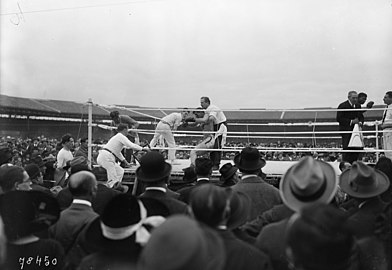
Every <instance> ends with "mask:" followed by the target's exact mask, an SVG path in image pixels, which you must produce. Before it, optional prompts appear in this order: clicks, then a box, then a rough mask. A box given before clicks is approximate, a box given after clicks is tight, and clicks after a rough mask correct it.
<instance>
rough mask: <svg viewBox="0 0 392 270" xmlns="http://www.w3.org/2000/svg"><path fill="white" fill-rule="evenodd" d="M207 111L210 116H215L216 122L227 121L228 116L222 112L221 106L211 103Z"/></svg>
mask: <svg viewBox="0 0 392 270" xmlns="http://www.w3.org/2000/svg"><path fill="white" fill-rule="evenodd" d="M205 113H206V114H207V115H208V117H210V116H213V117H214V118H215V124H220V123H223V122H226V116H225V114H224V113H223V112H222V110H221V109H219V107H217V106H215V105H212V104H210V106H208V108H207V109H206V111H205Z"/></svg>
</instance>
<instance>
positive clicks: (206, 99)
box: [200, 97, 211, 109]
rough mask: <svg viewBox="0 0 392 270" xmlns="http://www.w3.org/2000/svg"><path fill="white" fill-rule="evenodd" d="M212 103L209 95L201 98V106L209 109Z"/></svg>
mask: <svg viewBox="0 0 392 270" xmlns="http://www.w3.org/2000/svg"><path fill="white" fill-rule="evenodd" d="M210 104H211V101H210V98H209V97H201V98H200V106H201V107H202V108H203V109H207V108H208V107H209V106H210Z"/></svg>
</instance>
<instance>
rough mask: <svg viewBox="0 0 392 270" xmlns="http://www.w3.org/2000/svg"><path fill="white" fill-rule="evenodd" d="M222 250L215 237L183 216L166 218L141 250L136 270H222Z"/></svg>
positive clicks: (208, 229)
mask: <svg viewBox="0 0 392 270" xmlns="http://www.w3.org/2000/svg"><path fill="white" fill-rule="evenodd" d="M225 262H226V254H225V248H224V244H223V241H222V239H221V238H220V237H219V235H218V234H217V233H216V232H215V231H213V230H212V229H210V228H208V227H207V226H203V225H201V224H200V223H198V222H197V221H196V220H194V219H191V218H190V217H187V216H185V215H175V216H172V217H169V218H168V219H167V220H166V221H165V222H164V223H163V224H162V225H161V226H159V227H158V228H156V229H155V230H154V231H153V232H152V234H151V238H150V240H149V242H148V243H147V245H146V246H145V247H144V249H143V251H142V253H141V255H140V258H139V261H138V269H140V270H155V269H160V270H173V269H187V270H222V269H223V267H224V265H225Z"/></svg>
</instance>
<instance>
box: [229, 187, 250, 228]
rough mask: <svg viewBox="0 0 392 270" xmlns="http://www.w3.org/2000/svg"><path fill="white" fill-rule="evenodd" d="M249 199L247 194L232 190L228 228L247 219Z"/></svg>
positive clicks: (241, 223)
mask: <svg viewBox="0 0 392 270" xmlns="http://www.w3.org/2000/svg"><path fill="white" fill-rule="evenodd" d="M250 209H251V200H250V198H249V196H248V195H246V194H245V193H243V192H240V191H233V193H232V195H231V198H230V216H229V219H228V221H227V228H228V229H229V230H233V229H236V228H238V227H240V226H241V225H243V224H245V222H246V221H247V220H248V217H249V214H250Z"/></svg>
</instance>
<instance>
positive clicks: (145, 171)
mask: <svg viewBox="0 0 392 270" xmlns="http://www.w3.org/2000/svg"><path fill="white" fill-rule="evenodd" d="M171 168H172V167H171V165H170V164H169V163H167V162H166V161H165V158H164V157H163V155H162V154H161V153H159V152H156V151H151V152H148V153H146V154H145V155H144V156H143V157H142V158H141V159H140V166H139V167H138V168H137V169H136V177H137V179H138V180H140V181H142V182H144V183H146V184H148V185H154V184H157V183H161V182H166V181H167V179H168V178H169V176H170V172H171Z"/></svg>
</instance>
